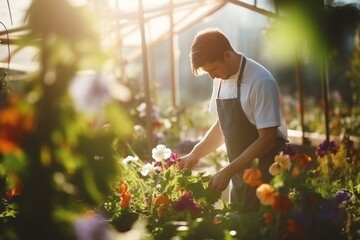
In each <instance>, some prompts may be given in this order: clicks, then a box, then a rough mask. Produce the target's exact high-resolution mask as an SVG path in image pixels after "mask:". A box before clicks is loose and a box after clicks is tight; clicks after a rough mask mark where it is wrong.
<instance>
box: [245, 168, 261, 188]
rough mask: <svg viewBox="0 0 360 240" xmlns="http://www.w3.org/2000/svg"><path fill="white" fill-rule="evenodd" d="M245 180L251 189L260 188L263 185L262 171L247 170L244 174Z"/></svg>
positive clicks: (256, 169)
mask: <svg viewBox="0 0 360 240" xmlns="http://www.w3.org/2000/svg"><path fill="white" fill-rule="evenodd" d="M243 180H244V182H245V183H246V184H248V185H250V186H251V187H258V186H260V184H261V183H262V181H261V171H260V170H259V169H258V168H248V169H245V171H244V174H243Z"/></svg>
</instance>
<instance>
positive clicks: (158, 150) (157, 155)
mask: <svg viewBox="0 0 360 240" xmlns="http://www.w3.org/2000/svg"><path fill="white" fill-rule="evenodd" d="M170 156H171V150H170V148H167V147H166V146H165V145H163V144H159V145H157V146H156V147H155V148H153V149H152V158H153V159H154V160H155V161H157V162H160V161H162V160H165V159H168V158H169V157H170Z"/></svg>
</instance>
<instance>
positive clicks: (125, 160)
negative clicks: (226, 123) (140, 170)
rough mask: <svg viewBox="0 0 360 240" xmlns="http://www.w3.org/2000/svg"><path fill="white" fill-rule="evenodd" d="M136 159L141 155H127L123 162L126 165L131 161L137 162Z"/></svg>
mask: <svg viewBox="0 0 360 240" xmlns="http://www.w3.org/2000/svg"><path fill="white" fill-rule="evenodd" d="M136 161H139V157H137V156H127V157H126V158H124V159H123V160H122V163H123V164H125V165H126V164H129V163H131V162H136Z"/></svg>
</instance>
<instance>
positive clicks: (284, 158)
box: [269, 152, 291, 176]
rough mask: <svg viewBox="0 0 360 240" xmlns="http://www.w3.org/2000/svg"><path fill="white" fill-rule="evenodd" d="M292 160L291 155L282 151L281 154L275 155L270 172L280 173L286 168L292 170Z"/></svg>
mask: <svg viewBox="0 0 360 240" xmlns="http://www.w3.org/2000/svg"><path fill="white" fill-rule="evenodd" d="M290 168H291V160H290V155H288V154H284V153H283V152H280V154H278V155H276V156H275V162H274V163H273V164H272V165H271V166H270V168H269V172H270V174H271V175H273V176H277V175H280V174H281V173H283V172H284V171H285V170H290Z"/></svg>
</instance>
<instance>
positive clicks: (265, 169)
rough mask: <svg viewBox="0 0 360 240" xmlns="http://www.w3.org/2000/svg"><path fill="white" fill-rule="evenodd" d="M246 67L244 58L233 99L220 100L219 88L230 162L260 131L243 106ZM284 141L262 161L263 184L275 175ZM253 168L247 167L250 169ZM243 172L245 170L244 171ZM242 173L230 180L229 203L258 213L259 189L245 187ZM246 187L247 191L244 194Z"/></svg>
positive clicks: (279, 141) (260, 161) (222, 127)
mask: <svg viewBox="0 0 360 240" xmlns="http://www.w3.org/2000/svg"><path fill="white" fill-rule="evenodd" d="M245 64H246V58H245V56H242V60H241V68H240V73H239V76H238V79H237V97H236V98H230V99H219V95H220V90H221V83H220V86H219V90H218V94H217V99H216V105H217V111H218V115H219V122H220V126H221V131H222V133H223V135H224V138H225V145H226V150H227V155H228V158H229V161H230V162H232V161H233V160H234V159H236V158H237V157H238V156H240V154H241V153H242V152H243V151H244V150H245V149H246V148H247V147H248V146H249V145H250V144H252V143H253V142H254V141H255V140H256V139H257V138H258V136H259V134H258V130H257V128H256V126H255V125H253V124H252V123H251V122H250V121H249V120H248V118H247V117H246V115H245V113H244V111H243V109H242V107H241V103H240V85H241V82H242V76H243V72H244V68H245ZM284 144H285V141H284V140H283V139H281V138H278V144H277V146H276V147H275V148H274V149H273V150H272V151H271V153H269V154H268V155H267V156H265V157H263V158H261V159H259V169H260V170H261V172H262V180H263V182H269V181H270V180H271V178H272V176H271V175H270V173H269V167H270V165H271V164H272V163H273V162H274V157H275V155H276V154H277V153H278V151H279V150H280V149H281V148H282V147H283V146H284ZM250 166H251V165H250V164H249V166H247V167H245V169H246V168H248V167H250ZM245 169H244V170H245ZM242 174H243V171H241V172H239V173H238V174H236V175H234V176H233V177H232V178H231V184H230V201H231V203H232V204H238V205H239V208H240V210H241V211H243V212H252V211H256V210H257V209H258V207H259V206H260V201H259V200H258V198H257V197H256V193H255V192H256V188H252V187H249V186H245V185H244V183H243V180H242ZM244 187H246V191H244Z"/></svg>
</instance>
